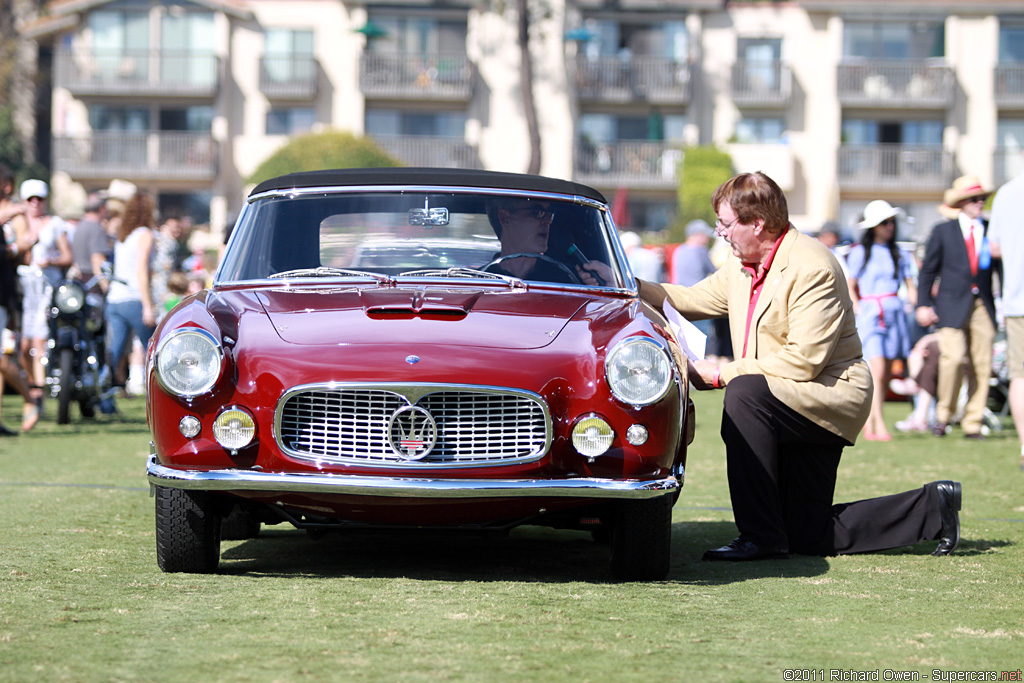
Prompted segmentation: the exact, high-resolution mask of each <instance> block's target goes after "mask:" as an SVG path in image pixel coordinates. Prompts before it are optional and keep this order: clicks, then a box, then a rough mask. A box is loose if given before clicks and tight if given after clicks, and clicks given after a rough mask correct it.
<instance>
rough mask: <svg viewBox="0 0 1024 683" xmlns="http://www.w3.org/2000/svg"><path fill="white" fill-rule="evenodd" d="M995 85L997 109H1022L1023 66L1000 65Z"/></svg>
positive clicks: (1023, 91)
mask: <svg viewBox="0 0 1024 683" xmlns="http://www.w3.org/2000/svg"><path fill="white" fill-rule="evenodd" d="M995 83H996V87H995V100H996V106H997V107H1004V108H1015V109H1024V64H1000V65H999V66H997V67H996V73H995Z"/></svg>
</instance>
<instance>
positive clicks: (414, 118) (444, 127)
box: [366, 109, 466, 139]
mask: <svg viewBox="0 0 1024 683" xmlns="http://www.w3.org/2000/svg"><path fill="white" fill-rule="evenodd" d="M465 131H466V114H465V113H463V112H455V111H441V112H423V111H399V110H396V109H367V110H366V134H367V135H371V136H374V137H385V136H394V135H416V136H423V137H445V138H459V139H462V138H464V137H465V135H466V133H465Z"/></svg>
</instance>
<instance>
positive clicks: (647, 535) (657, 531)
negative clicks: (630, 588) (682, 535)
mask: <svg viewBox="0 0 1024 683" xmlns="http://www.w3.org/2000/svg"><path fill="white" fill-rule="evenodd" d="M674 503H675V497H674V496H659V497H657V498H653V499H651V500H628V501H622V502H621V503H619V504H618V509H617V510H616V515H615V522H614V526H613V527H612V539H611V541H612V547H611V554H612V574H613V575H614V576H615V578H617V579H620V580H623V581H660V580H662V579H664V578H665V577H666V576H667V575H668V568H669V554H670V552H671V550H672V506H673V504H674Z"/></svg>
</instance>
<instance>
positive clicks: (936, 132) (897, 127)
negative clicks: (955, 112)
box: [842, 119, 943, 145]
mask: <svg viewBox="0 0 1024 683" xmlns="http://www.w3.org/2000/svg"><path fill="white" fill-rule="evenodd" d="M942 128H943V125H942V122H941V121H878V120H871V119H846V120H845V121H843V128H842V141H843V144H847V145H878V144H903V145H941V144H942Z"/></svg>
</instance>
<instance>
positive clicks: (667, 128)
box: [579, 112, 686, 143]
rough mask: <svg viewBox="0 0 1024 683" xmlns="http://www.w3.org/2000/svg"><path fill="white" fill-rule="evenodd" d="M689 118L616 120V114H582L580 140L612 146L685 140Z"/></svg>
mask: <svg viewBox="0 0 1024 683" xmlns="http://www.w3.org/2000/svg"><path fill="white" fill-rule="evenodd" d="M685 128H686V117H685V116H683V115H680V114H666V115H662V114H659V113H658V112H651V113H650V114H648V115H646V116H617V115H615V114H599V113H593V112H592V113H588V114H582V115H581V116H580V120H579V136H580V138H582V139H584V140H589V141H590V142H594V143H609V142H616V141H618V140H655V141H664V140H669V141H673V142H678V141H681V140H682V139H683V135H684V131H685Z"/></svg>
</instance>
